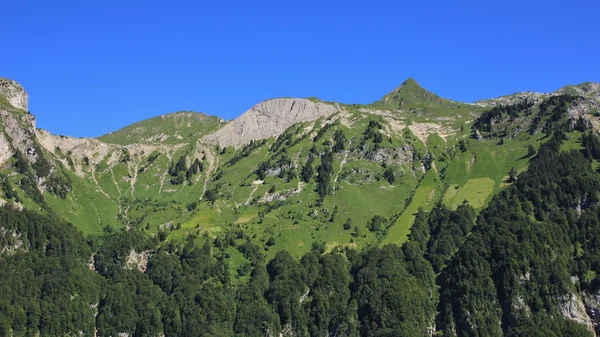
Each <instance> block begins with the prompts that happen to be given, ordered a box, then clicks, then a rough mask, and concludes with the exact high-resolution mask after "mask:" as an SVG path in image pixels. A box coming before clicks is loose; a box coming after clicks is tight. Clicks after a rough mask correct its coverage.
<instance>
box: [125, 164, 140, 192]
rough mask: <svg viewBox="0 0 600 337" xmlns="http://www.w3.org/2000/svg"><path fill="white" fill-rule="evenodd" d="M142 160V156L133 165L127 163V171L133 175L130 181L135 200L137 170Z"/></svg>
mask: <svg viewBox="0 0 600 337" xmlns="http://www.w3.org/2000/svg"><path fill="white" fill-rule="evenodd" d="M141 161H142V159H141V157H140V159H139V160H138V161H137V163H135V164H133V165H127V171H129V175H131V180H130V181H129V182H130V184H131V197H132V198H133V200H135V183H136V182H137V172H138V168H139V167H140V162H141ZM131 169H133V173H132V172H131Z"/></svg>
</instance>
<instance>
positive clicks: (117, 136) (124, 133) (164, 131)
mask: <svg viewBox="0 0 600 337" xmlns="http://www.w3.org/2000/svg"><path fill="white" fill-rule="evenodd" d="M220 121H221V119H220V118H219V117H217V116H209V115H206V114H204V113H200V112H175V113H170V114H166V115H162V116H157V117H153V118H150V119H146V120H143V121H141V122H137V123H134V124H132V125H129V126H127V127H124V128H122V129H120V130H117V131H114V132H111V133H109V134H106V135H103V136H101V137H99V138H98V139H99V140H101V141H103V142H107V143H113V144H121V145H127V144H134V143H162V144H179V143H188V142H190V140H193V139H198V138H200V137H202V136H203V135H205V134H208V133H211V132H213V131H215V130H216V129H218V128H219V127H220V126H222V123H221V122H220Z"/></svg>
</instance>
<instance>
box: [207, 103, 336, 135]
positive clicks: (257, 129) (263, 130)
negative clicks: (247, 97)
mask: <svg viewBox="0 0 600 337" xmlns="http://www.w3.org/2000/svg"><path fill="white" fill-rule="evenodd" d="M338 111H339V108H337V107H336V106H335V105H332V104H326V103H322V102H313V101H311V100H308V99H302V98H278V99H271V100H267V101H264V102H261V103H259V104H257V105H255V106H253V107H252V108H250V110H248V111H246V112H245V113H244V114H242V115H241V116H239V117H238V118H236V119H234V120H233V121H231V122H230V123H229V124H227V125H225V126H224V127H222V128H221V129H219V130H217V131H215V132H214V133H212V134H210V135H207V136H206V137H205V139H206V140H207V141H210V142H216V143H218V144H219V145H220V146H231V145H233V146H235V147H238V146H241V145H244V144H246V143H248V142H250V141H251V140H258V139H264V138H269V137H273V136H277V135H279V134H281V133H282V132H283V131H285V130H286V129H287V128H288V127H290V126H292V125H293V124H295V123H300V122H308V121H314V120H316V119H318V118H319V117H322V116H329V115H331V114H334V113H336V112H338Z"/></svg>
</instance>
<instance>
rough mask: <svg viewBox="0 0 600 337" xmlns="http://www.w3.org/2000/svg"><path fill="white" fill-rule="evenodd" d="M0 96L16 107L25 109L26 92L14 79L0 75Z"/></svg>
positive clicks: (26, 101)
mask: <svg viewBox="0 0 600 337" xmlns="http://www.w3.org/2000/svg"><path fill="white" fill-rule="evenodd" d="M0 96H4V97H5V98H6V100H7V101H8V103H10V104H11V105H12V106H14V107H15V108H17V109H21V110H25V111H27V110H28V108H27V104H28V100H27V92H25V89H23V87H22V86H21V85H20V84H19V83H17V82H16V81H13V80H9V79H6V78H2V77H0Z"/></svg>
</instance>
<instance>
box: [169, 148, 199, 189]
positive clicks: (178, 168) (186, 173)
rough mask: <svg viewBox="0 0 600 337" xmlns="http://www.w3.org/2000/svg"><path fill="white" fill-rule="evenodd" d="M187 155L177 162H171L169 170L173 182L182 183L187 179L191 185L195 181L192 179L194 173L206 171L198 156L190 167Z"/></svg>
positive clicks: (175, 183) (174, 183)
mask: <svg viewBox="0 0 600 337" xmlns="http://www.w3.org/2000/svg"><path fill="white" fill-rule="evenodd" d="M186 157H187V156H186V155H185V154H184V155H182V156H181V157H179V160H177V163H175V162H173V161H172V162H171V165H170V166H169V170H168V173H169V175H170V176H171V184H173V185H181V184H183V183H185V182H186V181H187V182H188V184H190V185H191V184H192V183H193V180H192V179H193V178H194V175H196V174H198V172H202V171H204V165H203V164H202V162H201V161H200V160H199V159H198V158H195V159H194V161H193V162H192V164H191V165H190V167H187V159H186Z"/></svg>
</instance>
